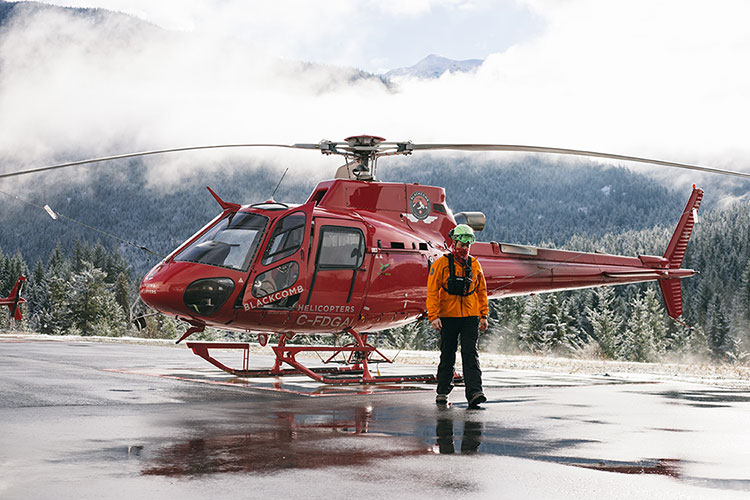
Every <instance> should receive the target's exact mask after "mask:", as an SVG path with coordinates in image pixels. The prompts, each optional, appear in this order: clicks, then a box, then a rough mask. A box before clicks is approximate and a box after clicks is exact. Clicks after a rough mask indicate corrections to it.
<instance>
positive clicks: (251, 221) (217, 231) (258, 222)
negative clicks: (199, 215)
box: [174, 212, 268, 271]
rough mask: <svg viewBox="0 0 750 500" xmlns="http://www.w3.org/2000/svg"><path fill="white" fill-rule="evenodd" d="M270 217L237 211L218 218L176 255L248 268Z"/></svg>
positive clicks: (190, 259)
mask: <svg viewBox="0 0 750 500" xmlns="http://www.w3.org/2000/svg"><path fill="white" fill-rule="evenodd" d="M267 224H268V217H264V216H263V215H258V214H254V213H248V212H234V213H231V214H229V215H228V216H227V217H224V218H223V219H221V220H220V221H219V222H217V223H216V224H215V225H214V226H213V227H212V228H211V229H209V230H208V231H206V232H205V233H203V235H202V236H201V237H200V238H198V239H197V240H195V241H194V242H193V243H191V244H190V245H189V246H188V247H187V248H185V249H184V250H183V251H182V252H180V253H179V254H177V256H176V257H175V258H174V260H176V261H180V262H198V263H200V264H209V265H211V266H221V267H229V268H231V269H236V270H238V271H247V270H248V268H249V267H250V262H251V261H252V259H253V256H254V255H255V252H256V250H257V249H258V244H259V243H260V240H261V237H262V236H263V231H264V230H265V228H266V225H267Z"/></svg>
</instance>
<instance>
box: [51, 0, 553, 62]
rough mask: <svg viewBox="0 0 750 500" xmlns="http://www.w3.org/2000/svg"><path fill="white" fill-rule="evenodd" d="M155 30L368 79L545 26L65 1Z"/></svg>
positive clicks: (464, 13)
mask: <svg viewBox="0 0 750 500" xmlns="http://www.w3.org/2000/svg"><path fill="white" fill-rule="evenodd" d="M45 3H52V4H57V5H63V6H76V7H103V8H107V9H111V10H118V11H120V12H125V13H128V14H132V15H135V16H138V17H140V18H142V19H145V20H148V21H150V22H152V23H154V24H157V25H159V26H161V27H164V28H167V29H174V30H184V31H189V32H194V33H210V34H212V35H216V36H232V37H237V38H239V39H242V40H245V41H247V42H248V43H250V44H253V45H254V46H256V47H257V48H259V49H261V50H265V51H268V52H269V53H271V54H274V55H277V56H282V57H288V58H292V59H301V60H305V61H314V62H322V63H330V64H337V65H346V66H354V67H357V68H360V69H364V70H367V71H371V72H385V71H388V70H389V69H394V68H399V67H404V66H411V65H413V64H414V63H416V62H417V61H419V60H420V59H422V58H424V57H425V56H426V55H428V54H432V53H434V54H439V55H442V56H444V57H448V58H451V59H458V60H462V59H484V58H486V57H487V56H488V55H490V54H493V53H497V52H502V51H504V50H506V49H508V47H510V46H511V45H513V44H515V43H519V42H523V41H526V40H529V39H531V38H532V37H534V36H535V35H538V34H539V33H540V32H541V31H542V28H543V25H544V19H543V17H541V16H538V15H537V14H536V13H534V12H533V11H532V10H531V9H530V8H529V6H528V5H526V4H525V3H524V2H516V1H514V0H495V1H492V0H322V1H314V2H311V1H304V0H303V1H300V0H275V1H273V2H248V1H246V0H157V1H154V0H63V1H52V2H45Z"/></svg>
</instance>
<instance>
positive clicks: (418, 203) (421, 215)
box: [409, 191, 432, 220]
mask: <svg viewBox="0 0 750 500" xmlns="http://www.w3.org/2000/svg"><path fill="white" fill-rule="evenodd" d="M431 206H432V205H431V203H430V197H429V196H427V195H426V194H425V193H424V192H423V191H414V193H413V194H412V195H411V197H410V198H409V209H410V210H411V214H412V215H413V216H414V217H415V218H416V219H417V220H425V219H426V218H427V216H428V215H430V207H431Z"/></svg>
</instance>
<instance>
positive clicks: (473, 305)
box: [427, 224, 489, 408]
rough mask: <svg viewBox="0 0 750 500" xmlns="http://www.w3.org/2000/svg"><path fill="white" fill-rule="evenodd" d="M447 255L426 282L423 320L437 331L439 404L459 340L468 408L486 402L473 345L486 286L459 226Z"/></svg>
mask: <svg viewBox="0 0 750 500" xmlns="http://www.w3.org/2000/svg"><path fill="white" fill-rule="evenodd" d="M450 238H451V241H452V244H453V248H452V249H451V253H448V254H446V255H443V256H442V257H440V258H439V259H438V260H437V261H436V262H435V263H434V264H433V265H432V267H431V268H430V275H429V277H428V279H427V317H428V319H429V320H430V323H432V326H433V328H435V329H436V330H440V366H438V374H437V381H438V386H437V397H436V398H435V402H436V403H438V404H447V403H448V393H450V392H451V390H453V367H454V365H455V363H456V349H457V347H458V340H459V338H460V339H461V362H462V364H463V371H464V383H465V385H466V400H467V401H468V402H469V408H478V407H479V405H480V404H481V403H484V402H485V401H487V398H486V397H485V396H484V393H483V392H482V370H480V369H479V354H478V353H477V341H478V339H479V331H478V330H479V329H480V328H481V329H482V331H484V330H486V329H487V315H488V314H489V304H488V303H487V284H486V282H485V280H484V273H483V272H482V266H481V265H479V262H478V261H477V259H475V258H473V257H471V256H470V255H469V247H470V246H471V245H472V243H474V241H476V238H475V237H474V230H473V229H471V227H469V226H467V225H466V224H459V225H457V226H456V227H454V228H453V229H452V230H451V232H450Z"/></svg>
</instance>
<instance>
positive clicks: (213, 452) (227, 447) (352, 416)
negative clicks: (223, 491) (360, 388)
mask: <svg viewBox="0 0 750 500" xmlns="http://www.w3.org/2000/svg"><path fill="white" fill-rule="evenodd" d="M238 414H239V413H238ZM185 425H186V428H187V429H191V431H192V432H193V433H198V432H197V430H199V429H200V433H202V434H201V435H196V436H195V437H193V438H188V439H184V440H181V441H178V442H172V443H169V444H163V443H154V444H151V445H148V444H145V445H144V444H138V445H137V446H131V448H130V451H129V453H127V454H123V453H122V451H123V450H122V448H118V449H117V451H118V456H119V457H121V458H120V459H122V458H125V457H127V458H128V459H133V458H136V459H138V460H140V461H141V466H140V473H141V474H143V475H157V476H169V477H174V476H177V477H181V476H183V477H191V476H201V475H208V474H225V473H245V474H273V473H275V472H278V471H283V470H289V469H318V468H323V467H339V466H346V467H352V466H355V467H356V466H367V465H372V464H376V463H377V462H378V461H382V460H386V459H390V458H399V457H411V456H433V457H435V459H436V460H440V456H442V455H454V456H455V455H459V456H460V455H466V456H477V455H486V456H491V455H494V456H506V457H514V458H523V459H529V460H534V461H542V462H550V463H557V464H561V465H567V466H573V467H582V468H587V469H594V470H599V471H604V472H613V473H621V474H657V475H663V476H668V477H672V478H680V475H681V462H680V461H679V460H675V459H637V460H633V461H622V460H619V461H618V460H608V459H606V458H601V457H590V458H587V457H580V456H568V455H566V451H567V452H570V450H575V449H576V448H577V447H580V446H582V445H585V444H589V443H593V442H595V441H592V440H588V439H549V438H546V437H544V436H541V435H540V434H539V433H538V432H536V431H535V430H534V429H529V428H517V427H503V426H501V425H499V424H497V423H496V422H493V421H485V418H484V417H483V414H482V413H481V412H470V411H466V410H464V409H462V408H452V409H450V408H449V409H435V410H433V411H431V412H430V413H427V412H425V413H419V414H411V415H405V414H404V408H403V407H383V408H380V409H378V410H377V411H376V410H375V409H374V408H373V407H372V406H371V405H360V406H357V407H344V408H340V409H337V410H328V411H323V412H320V413H315V412H303V411H299V412H295V411H293V410H290V411H278V412H272V413H271V414H270V415H269V414H263V415H262V416H260V415H252V414H250V415H247V414H245V415H244V418H243V423H242V424H237V423H235V424H232V425H230V426H228V428H227V426H223V427H224V429H225V432H219V431H218V429H217V428H216V427H214V428H213V430H210V429H211V428H210V427H209V428H206V427H205V426H199V425H196V423H195V422H185ZM237 431H239V432H237ZM99 458H101V456H100V457H99Z"/></svg>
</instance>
